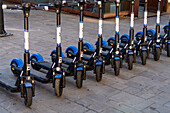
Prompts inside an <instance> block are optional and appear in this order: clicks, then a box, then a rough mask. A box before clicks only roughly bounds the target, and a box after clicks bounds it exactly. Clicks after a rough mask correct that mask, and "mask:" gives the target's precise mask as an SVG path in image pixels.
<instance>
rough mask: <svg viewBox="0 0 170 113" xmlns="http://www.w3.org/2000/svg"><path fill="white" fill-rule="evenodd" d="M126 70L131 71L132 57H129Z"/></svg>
mask: <svg viewBox="0 0 170 113" xmlns="http://www.w3.org/2000/svg"><path fill="white" fill-rule="evenodd" d="M128 68H129V70H132V69H133V56H132V55H129V59H128Z"/></svg>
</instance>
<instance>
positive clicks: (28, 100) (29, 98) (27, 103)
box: [24, 87, 32, 107]
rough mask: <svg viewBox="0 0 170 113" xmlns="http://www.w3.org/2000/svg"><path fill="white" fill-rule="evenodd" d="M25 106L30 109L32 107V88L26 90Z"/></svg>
mask: <svg viewBox="0 0 170 113" xmlns="http://www.w3.org/2000/svg"><path fill="white" fill-rule="evenodd" d="M24 103H25V106H27V107H30V106H31V105H32V88H31V87H27V88H25V97H24Z"/></svg>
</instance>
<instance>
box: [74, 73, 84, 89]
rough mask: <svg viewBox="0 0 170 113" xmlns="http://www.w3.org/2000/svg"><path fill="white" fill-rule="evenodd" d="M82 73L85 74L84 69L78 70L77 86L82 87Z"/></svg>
mask: <svg viewBox="0 0 170 113" xmlns="http://www.w3.org/2000/svg"><path fill="white" fill-rule="evenodd" d="M82 74H83V72H82V71H77V79H76V85H77V88H82V86H83V78H82Z"/></svg>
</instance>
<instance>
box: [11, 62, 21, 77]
mask: <svg viewBox="0 0 170 113" xmlns="http://www.w3.org/2000/svg"><path fill="white" fill-rule="evenodd" d="M13 66H14V67H18V65H17V63H16V62H15V61H14V62H12V64H11V70H12V72H13V74H14V76H15V77H19V73H17V72H15V71H13V70H14V68H13Z"/></svg>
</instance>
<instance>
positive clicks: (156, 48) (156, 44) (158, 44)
mask: <svg viewBox="0 0 170 113" xmlns="http://www.w3.org/2000/svg"><path fill="white" fill-rule="evenodd" d="M160 4H161V0H158V5H157V22H156V32H155V35H154V37H153V38H152V40H153V45H152V52H153V55H154V60H155V61H158V60H159V58H160V55H161V51H162V41H161V37H160V7H161V5H160Z"/></svg>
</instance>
